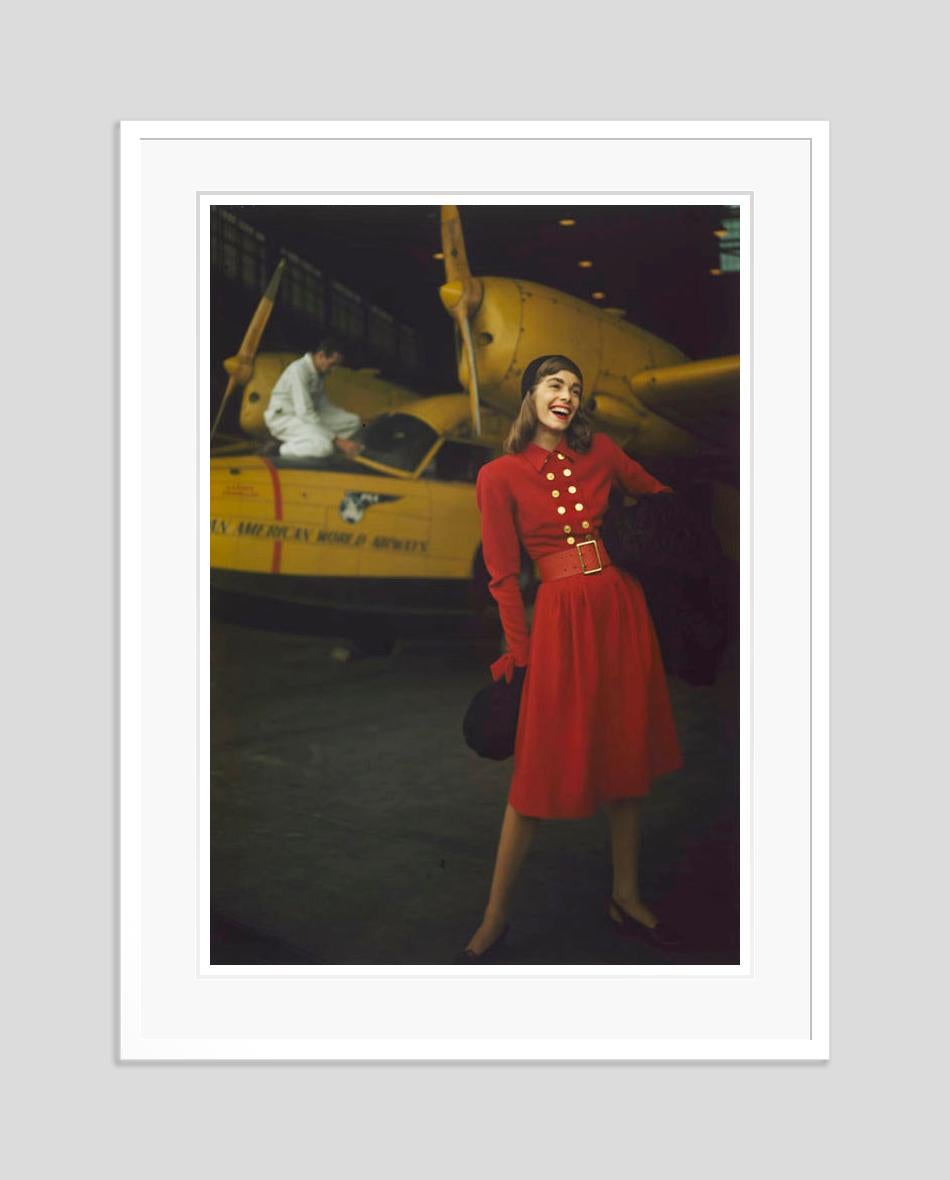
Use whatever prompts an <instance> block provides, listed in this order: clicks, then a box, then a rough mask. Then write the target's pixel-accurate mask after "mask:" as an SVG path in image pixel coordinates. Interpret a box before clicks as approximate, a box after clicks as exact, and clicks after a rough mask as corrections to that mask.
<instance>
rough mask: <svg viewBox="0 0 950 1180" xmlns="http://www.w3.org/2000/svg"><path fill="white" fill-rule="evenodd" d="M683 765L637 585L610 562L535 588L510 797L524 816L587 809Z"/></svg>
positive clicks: (572, 814)
mask: <svg viewBox="0 0 950 1180" xmlns="http://www.w3.org/2000/svg"><path fill="white" fill-rule="evenodd" d="M681 765H682V757H681V755H680V749H679V742H678V741H677V738H676V727H675V725H674V722H673V712H672V709H671V708H670V698H669V693H668V691H667V685H666V674H665V672H664V670H663V661H662V658H661V656H660V649H659V645H658V643H657V639H656V633H655V632H654V630H653V623H652V621H651V619H650V614H649V611H648V610H647V604H646V600H645V598H644V596H643V590H642V589H641V587H640V584H639V582H637V581H636V580H635V579H634V578H632V577H631V576H630V575H629V574H627V573H624V572H623V571H622V570H620V569H618V568H617V567H616V566H608V567H607V568H606V569H605V570H604V571H603V573H599V574H593V575H590V576H588V577H585V576H583V575H578V576H576V577H571V578H560V579H558V580H556V581H553V582H543V583H542V584H541V586H540V587H539V588H538V595H537V600H536V602H535V608H534V620H533V624H532V628H531V654H530V658H529V661H528V670H527V673H526V675H525V681H524V689H523V692H522V697H521V710H520V713H519V717H518V734H517V737H516V739H515V769H514V776H513V778H512V782H511V791H510V793H509V796H508V801H509V803H510V804H511V805H512V807H514V809H515V810H516V811H518V812H520V813H521V814H522V815H531V816H538V817H540V818H543V819H569V818H579V817H581V816H587V815H592V814H593V813H594V812H595V811H596V810H597V809H598V808H599V807H602V806H603V804H604V803H607V802H609V801H610V800H612V799H623V798H627V797H630V796H642V795H646V794H647V793H648V791H649V790H650V784H651V783H652V781H653V779H655V778H657V777H658V776H659V775H662V774H667V773H668V772H669V771H671V770H676V769H677V768H678V767H679V766H681Z"/></svg>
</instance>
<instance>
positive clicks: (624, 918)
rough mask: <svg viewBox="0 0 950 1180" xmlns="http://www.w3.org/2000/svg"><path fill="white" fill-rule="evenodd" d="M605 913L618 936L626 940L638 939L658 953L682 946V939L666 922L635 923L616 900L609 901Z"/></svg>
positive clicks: (635, 920) (634, 919)
mask: <svg viewBox="0 0 950 1180" xmlns="http://www.w3.org/2000/svg"><path fill="white" fill-rule="evenodd" d="M607 913H608V914H609V915H610V920H611V922H613V924H614V928H615V929H616V931H617V933H618V934H622V935H623V936H624V937H627V938H639V939H641V940H642V941H643V942H646V943H648V944H649V945H650V946H653V947H656V949H657V950H660V951H672V950H676V949H677V948H678V947H681V946H682V945H683V939H682V937H681V936H680V935H679V934H677V932H676V931H675V930H674V929H673V928H672V927H671V926H669V925H667V923H666V922H657V924H656V925H655V926H647V925H646V923H644V922H639V921H637V919H636V918H634V917H633V915H632V914H628V913H627V911H626V910H625V909H624V908H623V906H622V905H621V904H620V903H619V902H618V901H617V900H616V898H613V897H612V898H611V899H610V904H609V905H608V907H607Z"/></svg>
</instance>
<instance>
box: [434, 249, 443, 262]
mask: <svg viewBox="0 0 950 1180" xmlns="http://www.w3.org/2000/svg"><path fill="white" fill-rule="evenodd" d="M432 257H433V258H438V259H439V261H440V262H441V260H442V259H443V258H444V257H445V255H444V254H443V253H442V252H441V250H440V251H439V253H438V254H433V255H432Z"/></svg>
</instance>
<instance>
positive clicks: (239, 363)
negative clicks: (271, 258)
mask: <svg viewBox="0 0 950 1180" xmlns="http://www.w3.org/2000/svg"><path fill="white" fill-rule="evenodd" d="M286 265H287V259H286V258H282V259H281V260H280V262H278V263H277V269H276V270H275V271H274V273H273V274H272V275H271V280H270V282H269V283H268V284H267V290H266V291H265V292H264V294H263V295H262V296H261V300H260V302H259V303H258V305H257V308H256V309H255V311H254V314H253V316H252V317H251V322H250V323H249V324H248V326H247V331H246V332H245V333H244V339H243V340H242V341H241V347H240V348H239V349H238V352H237V356H230V357H228V359H227V360H226V361H225V362H224V368H225V370H226V372H227V373H228V384H227V388H226V389H225V391H224V397H222V399H221V404H220V405H219V406H218V412H217V414H216V415H215V419H214V424H213V425H212V427H211V438H212V440H213V439H214V435H215V431H216V430H217V429H218V426H219V425H220V423H221V417H222V415H223V414H224V407H225V406H226V405H227V403H228V399H229V398H230V396H231V394H232V393H233V392H234V390H235V389H237V388H238V386H244V385H246V384H247V383H248V381H250V379H251V377H253V375H254V358H255V357H256V356H257V350H258V349H259V348H260V346H261V337H262V336H263V335H264V329H265V328H266V327H267V321H268V320H269V319H270V315H271V312H272V311H273V310H274V300H275V299H276V298H277V288H278V287H279V286H280V280H281V277H282V276H283V273H284V267H285V266H286Z"/></svg>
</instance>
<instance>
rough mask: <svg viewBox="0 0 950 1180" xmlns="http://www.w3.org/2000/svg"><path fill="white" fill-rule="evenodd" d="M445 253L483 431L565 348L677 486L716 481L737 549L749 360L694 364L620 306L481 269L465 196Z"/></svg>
mask: <svg viewBox="0 0 950 1180" xmlns="http://www.w3.org/2000/svg"><path fill="white" fill-rule="evenodd" d="M442 253H443V254H444V255H445V282H444V283H443V285H442V287H441V288H440V290H439V295H440V298H441V300H442V304H443V306H444V307H445V309H446V311H447V312H448V313H449V315H450V316H451V317H452V319H453V321H454V322H455V325H456V328H457V330H458V333H459V338H460V344H461V347H459V348H458V357H459V366H458V375H459V380H460V381H461V383H462V385H463V387H464V388H466V389H467V390H468V391H469V398H470V412H471V418H472V425H473V429H474V430H475V432H476V434H477V433H478V430H479V416H480V412H481V405H482V403H486V402H487V403H489V404H490V405H492V406H494V407H495V408H496V409H498V410H500V411H502V412H504V413H507V414H509V415H512V416H513V415H514V414H516V413H517V412H518V409H519V407H520V404H521V374H522V373H523V372H524V369H525V366H526V365H527V364H528V362H529V361H531V360H532V359H533V358H534V357H536V356H540V355H542V354H544V353H564V354H566V355H567V356H570V357H571V358H572V359H573V360H575V361H576V362H577V364H578V365H579V366H580V368H581V371H582V372H583V373H584V385H585V400H587V404H588V407H589V408H590V409H591V410H592V413H593V420H594V426H595V428H596V429H598V430H602V431H604V432H606V433H608V434H610V435H611V436H612V437H613V438H614V439H615V441H617V442H618V443H619V444H620V445H621V446H623V447H624V449H625V450H627V451H628V452H629V453H630V454H631V455H632V456H634V457H635V458H636V459H638V460H640V461H642V462H643V464H644V466H646V467H647V468H648V469H649V470H652V471H654V472H655V473H656V474H658V475H661V476H662V477H663V478H666V479H668V480H669V481H670V482H671V483H673V484H674V485H677V486H679V485H680V484H681V483H682V482H683V481H688V482H689V483H691V484H695V483H700V482H701V483H705V484H706V485H708V487H709V489H710V493H711V504H710V507H711V512H712V517H713V520H714V523H715V527H716V530H717V533H718V535H719V538H720V541H721V543H722V545H723V549H724V551H725V552H726V553H727V554H728V555H729V556H731V557H733V558H737V557H738V490H737V488H738V449H739V447H738V422H739V397H738V393H739V357H738V356H725V357H715V358H712V359H710V360H699V361H691V360H689V359H688V358H687V357H686V356H685V354H684V353H682V352H681V351H680V350H679V349H678V348H676V347H675V346H674V345H672V344H669V343H667V342H666V341H665V340H661V339H660V338H659V337H658V336H654V335H652V334H651V333H650V332H647V331H644V329H643V328H639V327H637V326H636V325H635V324H632V323H628V322H626V321H625V320H624V319H623V318H622V314H618V313H616V312H612V311H611V310H610V309H606V310H605V309H602V308H599V307H594V306H593V305H591V304H589V303H585V302H584V301H583V300H581V299H576V298H574V297H573V296H571V295H567V294H565V293H564V292H563V291H557V290H554V289H553V288H551V287H545V286H542V285H541V284H540V283H534V282H528V281H526V280H523V279H510V278H494V277H490V276H475V275H473V274H472V272H471V269H470V268H469V264H468V258H467V255H466V251H465V240H464V237H463V234H462V224H461V220H460V218H459V212H458V209H457V208H456V206H454V205H443V206H442ZM588 399H589V400H588Z"/></svg>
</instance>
